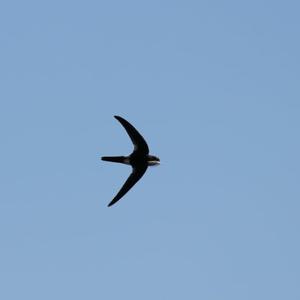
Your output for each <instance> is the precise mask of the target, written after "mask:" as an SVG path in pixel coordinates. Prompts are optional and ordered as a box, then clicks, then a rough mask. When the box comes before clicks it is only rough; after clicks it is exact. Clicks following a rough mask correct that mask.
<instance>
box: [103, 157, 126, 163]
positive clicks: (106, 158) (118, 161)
mask: <svg viewBox="0 0 300 300" xmlns="http://www.w3.org/2000/svg"><path fill="white" fill-rule="evenodd" d="M101 159H102V160H104V161H111V162H116V163H124V159H125V157H124V156H102V157H101Z"/></svg>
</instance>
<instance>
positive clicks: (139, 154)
mask: <svg viewBox="0 0 300 300" xmlns="http://www.w3.org/2000/svg"><path fill="white" fill-rule="evenodd" d="M115 118H116V119H117V120H118V121H119V122H120V123H121V124H122V126H123V127H124V128H125V130H126V132H127V133H128V135H129V137H130V139H131V141H132V143H133V145H134V150H133V152H132V153H131V154H130V155H129V156H103V157H102V158H101V159H102V160H104V161H110V162H116V163H122V164H128V165H131V167H132V173H131V174H130V176H129V177H128V178H127V180H126V181H125V183H124V185H123V186H122V188H121V189H120V191H119V192H118V193H117V195H116V196H115V197H114V198H113V200H112V201H111V202H110V203H109V204H108V206H112V205H113V204H115V203H116V202H117V201H119V200H120V199H121V198H122V197H123V196H124V195H125V194H126V193H127V192H128V191H129V190H130V189H131V188H132V187H133V186H134V185H135V184H136V183H137V182H138V180H139V179H140V178H141V177H142V176H143V175H144V174H145V172H146V170H147V168H148V166H154V165H157V164H159V162H160V160H159V158H158V157H156V156H153V155H149V148H148V145H147V143H146V141H145V140H144V138H143V137H142V135H141V134H140V133H139V132H138V131H137V130H136V129H135V128H134V127H133V126H132V125H131V124H130V123H129V122H128V121H126V120H125V119H123V118H122V117H119V116H115Z"/></svg>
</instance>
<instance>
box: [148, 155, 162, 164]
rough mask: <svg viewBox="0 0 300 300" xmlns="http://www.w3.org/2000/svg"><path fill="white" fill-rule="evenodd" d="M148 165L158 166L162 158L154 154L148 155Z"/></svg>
mask: <svg viewBox="0 0 300 300" xmlns="http://www.w3.org/2000/svg"><path fill="white" fill-rule="evenodd" d="M147 161H148V166H157V165H159V164H160V159H159V158H158V157H157V156H154V155H148V159H147Z"/></svg>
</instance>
